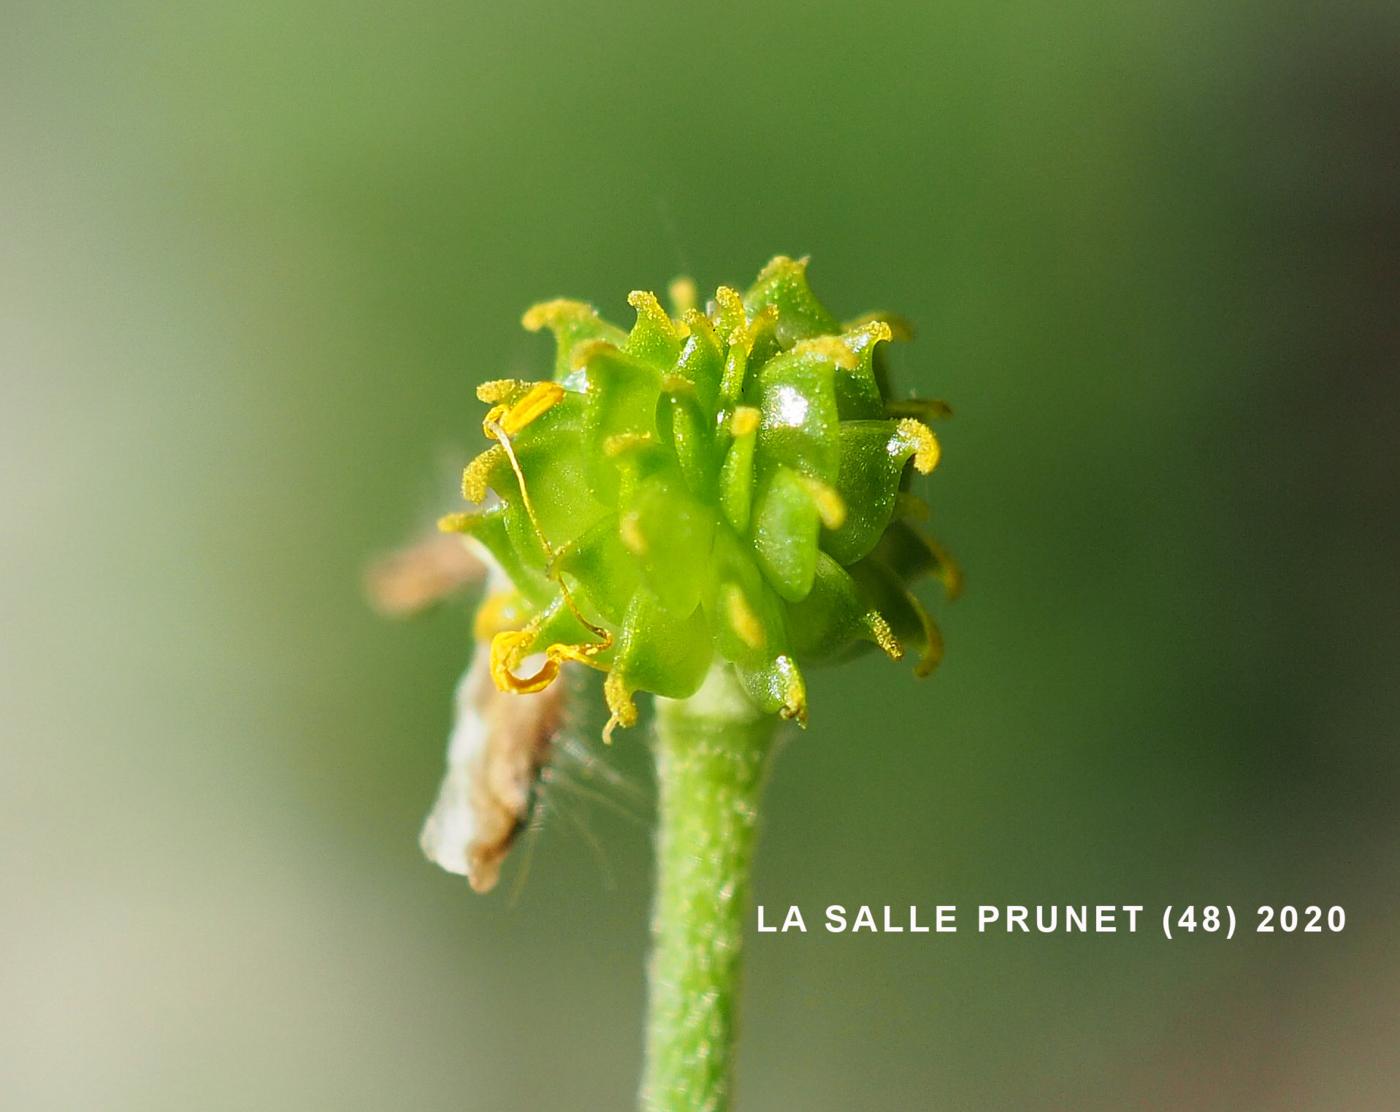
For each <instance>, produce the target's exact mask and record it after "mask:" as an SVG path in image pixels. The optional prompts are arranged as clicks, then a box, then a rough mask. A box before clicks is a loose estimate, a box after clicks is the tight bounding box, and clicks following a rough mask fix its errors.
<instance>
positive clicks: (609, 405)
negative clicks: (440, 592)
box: [441, 257, 959, 729]
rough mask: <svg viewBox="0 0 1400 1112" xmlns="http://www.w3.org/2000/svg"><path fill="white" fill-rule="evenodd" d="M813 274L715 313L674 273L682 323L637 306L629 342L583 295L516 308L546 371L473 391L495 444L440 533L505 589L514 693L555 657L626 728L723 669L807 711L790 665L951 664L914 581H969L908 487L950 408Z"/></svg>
mask: <svg viewBox="0 0 1400 1112" xmlns="http://www.w3.org/2000/svg"><path fill="white" fill-rule="evenodd" d="M805 271H806V264H805V260H804V261H800V262H798V261H793V260H791V259H787V258H781V257H780V258H777V259H774V260H773V261H772V262H771V263H769V265H768V266H767V267H765V268H764V270H763V272H762V273H761V274H760V275H759V276H758V279H757V281H756V282H755V283H754V285H753V287H752V288H751V289H750V290H749V291H748V292H747V293H746V294H743V295H740V294H739V293H738V292H737V291H735V290H732V289H729V288H726V287H720V289H719V290H717V291H716V293H715V297H714V300H713V301H711V302H710V303H709V304H708V305H707V306H706V307H705V308H704V310H703V311H702V310H701V309H699V308H697V307H696V305H695V294H694V287H693V286H692V285H691V284H690V283H688V282H678V283H676V284H675V285H674V286H673V287H672V289H671V300H672V302H673V308H674V309H675V311H676V312H677V313H678V314H679V315H678V316H677V317H675V318H673V317H672V316H670V315H668V314H667V313H666V311H665V310H664V309H663V308H662V307H661V305H660V303H659V302H658V301H657V299H656V297H655V295H653V294H650V293H645V292H641V291H638V292H635V293H633V294H632V295H631V296H630V297H629V298H628V301H629V303H630V304H631V305H632V307H633V308H634V309H635V310H636V313H637V321H636V324H635V325H634V326H633V328H632V330H631V332H624V331H623V330H622V329H620V328H617V327H616V326H614V325H612V324H609V323H607V322H606V321H604V320H602V319H601V318H600V317H599V316H598V314H597V312H596V311H595V310H594V309H593V308H592V307H591V306H589V305H585V304H583V303H581V302H577V301H551V302H547V303H545V304H541V305H537V306H535V307H534V308H532V309H531V310H530V311H529V312H527V313H526V314H525V317H524V325H525V327H526V328H527V329H530V330H531V331H537V330H539V329H541V328H548V329H549V330H551V331H552V332H553V333H554V336H555V338H556V340H557V343H558V354H557V357H556V359H555V366H554V375H553V377H552V379H550V380H548V381H542V382H522V381H515V380H504V381H498V382H491V383H488V384H486V385H485V386H483V387H482V388H481V389H480V390H479V391H478V396H479V397H480V398H481V400H482V401H483V402H484V403H486V404H487V405H488V406H489V407H490V411H489V413H488V414H487V416H486V419H485V421H484V423H483V428H484V431H485V434H486V436H487V438H488V439H490V440H491V441H493V442H494V443H492V445H491V446H490V447H489V448H488V449H487V450H486V451H485V452H484V453H483V454H482V455H480V456H478V457H477V458H476V459H475V460H473V461H472V463H471V464H470V465H469V466H468V467H467V469H466V472H465V474H464V476H463V493H464V495H465V497H466V499H467V500H468V501H469V502H472V503H475V504H476V508H474V509H473V510H472V511H471V512H468V513H463V514H453V515H450V516H449V517H447V518H444V519H443V521H442V522H441V527H442V528H443V529H444V530H446V531H458V532H462V533H466V534H468V535H469V536H471V537H473V538H475V539H476V540H477V541H479V542H480V543H481V544H482V545H484V546H485V548H486V549H488V550H489V551H490V553H491V555H492V556H493V557H494V558H495V560H496V562H497V563H498V564H499V565H500V568H501V569H502V571H503V572H504V573H505V575H506V576H507V577H508V578H509V580H510V586H509V588H508V589H507V590H505V591H503V592H501V593H498V594H496V595H494V596H492V597H490V598H488V599H487V600H486V601H485V603H484V604H483V605H482V608H481V610H480V612H479V613H478V617H477V633H478V636H479V637H480V638H482V639H483V640H486V639H489V640H490V642H491V650H490V651H491V675H492V678H493V679H494V681H495V683H496V686H497V687H499V688H500V689H501V690H502V691H511V692H517V693H529V692H533V691H539V690H541V689H543V688H544V687H546V686H548V685H549V684H550V683H551V682H552V681H553V680H554V679H555V678H556V677H557V675H558V672H559V669H560V666H561V665H562V664H563V663H564V662H565V661H577V662H580V663H582V664H586V665H589V666H591V667H594V668H599V669H602V670H604V671H606V673H607V680H606V683H605V685H604V690H605V693H606V697H607V701H608V706H609V709H610V710H611V712H612V719H611V721H610V722H609V729H611V727H612V726H613V725H616V724H620V725H624V726H627V725H631V724H632V723H633V722H635V721H636V707H635V704H634V703H633V701H632V695H633V694H634V693H635V692H637V691H650V692H654V693H655V694H658V695H664V696H668V697H670V698H685V697H687V696H689V695H691V694H693V693H694V692H695V691H696V689H697V688H698V687H699V685H700V683H701V681H702V680H703V678H704V677H705V674H706V672H707V670H708V669H709V668H710V667H711V665H712V663H713V662H714V661H715V660H716V658H718V659H721V660H725V661H728V662H730V663H731V664H732V665H733V667H734V669H735V671H736V673H737V674H738V676H739V678H740V680H741V681H742V683H743V685H744V687H745V688H746V689H747V691H748V692H749V694H750V696H751V697H752V698H753V700H754V701H755V703H756V704H758V705H759V706H761V707H762V708H764V710H765V711H767V712H777V713H779V714H781V715H783V716H784V717H787V718H795V719H797V720H798V721H805V719H806V713H807V700H806V692H805V688H804V684H803V679H802V673H801V671H800V669H799V664H806V663H808V662H814V661H818V660H823V659H831V658H833V657H839V656H843V655H846V654H848V653H850V652H851V651H853V650H855V649H859V648H864V647H869V646H878V647H879V648H881V649H883V650H884V651H885V652H886V653H887V654H889V656H891V657H892V658H894V659H899V658H900V657H901V656H902V655H903V653H904V651H905V649H906V648H907V649H910V650H912V651H914V652H916V653H917V654H918V664H917V666H916V670H917V671H918V673H919V674H921V675H922V674H926V673H927V672H928V671H929V670H931V669H932V668H933V666H934V665H935V664H936V663H937V661H938V657H939V655H940V652H941V644H940V638H939V635H938V631H937V628H936V627H935V625H934V623H933V621H932V619H931V618H930V617H929V614H928V612H927V610H926V609H925V608H924V607H923V605H921V603H920V602H919V600H918V599H917V598H916V597H915V595H914V594H913V592H912V590H911V585H912V584H913V583H914V582H915V581H916V580H917V579H919V578H920V577H921V576H926V575H932V576H935V577H937V578H939V579H941V580H942V582H943V585H944V588H945V589H946V590H947V592H948V594H949V595H950V596H951V595H953V594H956V592H957V590H958V581H959V580H958V572H957V570H956V568H955V567H954V566H953V564H952V563H951V561H950V560H949V559H948V557H947V555H946V554H945V553H944V552H943V550H942V549H941V548H940V547H939V546H938V545H937V544H935V543H934V542H932V541H931V540H929V539H928V538H927V537H925V536H924V535H923V534H922V533H921V532H920V531H919V529H918V528H917V526H916V525H915V522H916V521H918V520H919V519H921V518H924V517H926V516H927V508H926V506H925V504H924V503H923V502H922V501H921V500H919V499H918V498H916V497H915V496H913V495H912V494H910V493H909V491H908V487H909V482H910V478H911V475H910V471H911V468H912V469H913V470H917V471H919V472H922V473H925V474H926V473H928V472H929V471H931V470H932V469H933V467H934V465H935V464H936V463H937V462H938V453H939V449H938V442H937V441H936V440H935V438H934V435H933V433H932V432H931V431H930V430H929V428H928V426H927V425H926V424H925V423H924V422H925V421H926V420H928V419H930V418H933V417H938V416H943V415H946V413H947V407H946V406H944V405H943V404H942V403H939V402H932V401H926V400H919V399H909V400H894V399H892V398H891V397H890V396H889V389H888V386H887V382H886V373H885V369H884V367H883V366H882V360H881V356H882V352H881V351H880V350H879V345H880V344H881V343H882V342H885V341H889V340H891V339H893V338H895V337H896V336H897V335H900V336H904V335H907V328H906V327H905V326H903V325H901V323H900V322H899V321H898V320H897V319H892V318H890V317H888V316H883V315H879V314H871V315H868V316H866V317H864V318H861V319H859V320H857V321H854V322H851V323H848V324H846V325H841V324H839V323H838V322H837V321H836V320H835V318H833V317H832V315H831V314H830V313H829V312H828V311H827V310H826V309H825V308H824V307H823V306H822V305H821V303H820V302H819V301H818V300H817V299H816V297H815V296H814V295H813V293H812V291H811V289H810V288H809V286H808V284H807V279H806V274H805ZM488 492H494V495H495V497H494V498H492V497H491V496H490V493H488ZM522 670H524V671H527V672H528V673H529V674H528V675H522V674H521V672H522Z"/></svg>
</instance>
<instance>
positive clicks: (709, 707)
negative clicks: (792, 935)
mask: <svg viewBox="0 0 1400 1112" xmlns="http://www.w3.org/2000/svg"><path fill="white" fill-rule="evenodd" d="M656 705H657V712H656V733H657V738H656V775H657V784H658V786H659V789H660V799H659V804H658V808H659V812H660V815H659V819H658V827H657V839H656V863H657V884H656V903H655V907H654V909H653V912H652V920H651V936H652V955H651V963H650V966H649V970H648V974H649V976H648V981H649V990H650V1000H649V1007H648V1018H647V1044H646V1074H645V1077H644V1078H643V1081H642V1096H641V1104H642V1108H643V1109H644V1110H645V1112H724V1110H725V1109H727V1108H728V1107H729V1093H730V1081H731V1072H732V1059H733V1048H734V1030H735V1013H736V1011H737V995H738V985H739V969H740V949H741V947H742V943H743V937H744V919H745V917H746V916H747V914H748V903H749V874H750V870H751V866H752V863H753V850H754V842H755V839H756V835H757V823H758V800H759V795H760V793H761V792H762V790H763V779H764V771H765V769H766V766H767V763H768V754H769V752H770V751H771V749H772V745H773V736H774V733H775V727H776V724H777V721H778V719H777V716H776V715H771V714H764V713H763V712H761V711H760V710H758V708H756V707H755V706H754V705H753V703H752V702H750V701H749V698H748V696H747V695H745V694H744V691H743V689H742V688H741V687H740V686H739V684H738V681H737V680H736V679H735V678H734V674H733V672H732V670H731V669H730V668H729V667H728V666H727V665H723V664H721V665H718V666H717V667H715V668H714V669H713V670H712V671H711V672H710V674H709V676H708V677H707V678H706V680H705V683H704V685H703V686H702V687H701V688H700V690H699V691H697V692H696V693H695V694H694V695H692V696H691V697H690V698H689V699H676V700H672V699H658V700H657V701H656Z"/></svg>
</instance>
